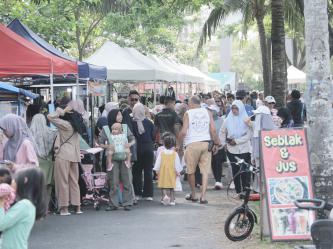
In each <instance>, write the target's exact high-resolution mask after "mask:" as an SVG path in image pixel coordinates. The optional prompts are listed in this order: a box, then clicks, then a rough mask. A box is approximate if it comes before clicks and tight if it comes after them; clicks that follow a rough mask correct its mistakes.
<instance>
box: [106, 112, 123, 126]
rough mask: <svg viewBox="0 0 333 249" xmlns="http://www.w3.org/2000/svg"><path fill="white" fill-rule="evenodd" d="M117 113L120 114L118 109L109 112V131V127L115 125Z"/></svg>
mask: <svg viewBox="0 0 333 249" xmlns="http://www.w3.org/2000/svg"><path fill="white" fill-rule="evenodd" d="M119 112H120V113H121V111H120V110H119V109H113V110H111V111H110V112H109V114H108V126H109V127H110V130H111V126H112V125H113V124H114V123H117V115H118V113H119Z"/></svg>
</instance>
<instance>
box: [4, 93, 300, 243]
mask: <svg viewBox="0 0 333 249" xmlns="http://www.w3.org/2000/svg"><path fill="white" fill-rule="evenodd" d="M300 98H301V94H300V92H299V91H297V90H293V91H292V92H291V94H290V99H289V100H288V104H287V106H286V107H281V108H279V109H278V110H277V109H275V99H274V97H273V96H266V97H265V96H264V95H263V94H262V93H259V94H257V92H253V93H251V94H250V93H247V92H245V91H242V90H239V91H237V92H236V94H235V95H234V94H232V93H227V94H222V93H220V92H217V91H216V92H212V93H209V94H197V95H194V96H191V97H190V98H188V99H185V100H184V101H179V100H175V98H174V96H173V94H166V96H161V97H159V99H158V102H159V103H158V105H156V106H155V107H154V108H153V109H149V108H148V107H146V106H145V105H143V104H142V103H140V95H139V93H138V92H137V91H135V90H131V91H130V92H129V94H128V98H127V99H123V100H120V101H119V102H109V103H106V104H105V105H103V106H101V107H100V108H99V110H100V117H99V118H98V120H96V122H95V123H96V125H95V127H94V128H95V132H94V134H91V132H90V130H91V129H90V128H91V127H90V128H89V123H90V119H91V118H92V117H89V114H88V113H87V112H86V110H85V108H84V104H83V102H82V101H81V100H70V99H69V98H63V99H62V101H61V102H60V103H59V106H58V107H57V108H56V110H55V112H53V113H48V114H46V113H45V110H44V109H45V108H40V110H42V109H43V113H38V114H35V115H34V116H33V117H32V119H31V120H30V119H29V122H28V123H29V125H28V124H27V122H26V120H24V119H23V118H21V117H19V116H17V115H14V114H8V115H6V116H4V117H2V118H0V128H1V134H0V160H1V164H2V166H1V167H0V232H1V233H2V234H1V239H2V247H1V245H0V248H2V249H10V248H13V249H24V248H27V239H28V236H29V233H30V230H31V228H32V226H33V224H34V221H35V219H39V218H41V217H43V216H45V215H46V214H47V212H48V211H50V210H51V208H52V207H53V208H54V207H56V209H57V210H58V211H59V212H58V213H59V215H61V216H68V215H71V214H73V213H75V214H82V210H81V203H82V200H83V199H84V198H85V196H86V194H87V193H86V186H85V184H86V183H85V182H84V181H83V180H82V178H81V177H80V175H81V174H82V168H81V167H80V165H81V164H87V163H88V164H89V163H90V164H91V163H95V164H97V165H98V166H100V167H99V168H100V169H101V171H103V172H105V173H106V174H107V186H108V190H109V202H108V206H107V208H106V211H115V210H118V209H119V208H120V207H123V209H124V210H125V211H130V210H131V209H132V207H133V205H136V204H138V202H139V201H140V200H143V199H144V200H147V201H152V200H153V198H154V181H156V180H157V181H158V184H157V187H158V188H159V189H161V196H159V197H157V198H158V199H159V200H160V201H161V203H162V204H163V205H171V206H174V205H176V200H175V193H174V191H179V190H181V189H182V187H181V180H180V179H181V178H184V180H186V181H188V183H189V186H190V190H191V192H190V193H188V194H187V195H186V196H185V199H186V200H188V201H190V202H199V203H200V204H203V205H206V204H208V200H207V198H206V190H207V186H208V176H209V174H210V172H212V173H213V176H214V179H215V186H214V187H215V189H216V190H219V189H222V188H223V184H222V177H223V171H222V169H223V164H225V163H229V165H230V168H231V172H232V174H233V175H234V176H235V175H237V173H238V171H239V167H238V166H237V165H236V164H235V162H236V161H237V159H236V158H241V159H244V160H245V161H246V162H248V163H253V164H256V165H257V166H258V167H260V165H259V164H260V153H259V132H260V131H261V130H273V129H278V128H291V127H302V126H303V125H304V121H305V119H306V109H305V105H304V103H303V102H302V101H301V100H300ZM50 124H52V126H53V127H56V129H54V128H51V126H50ZM92 137H94V139H92ZM92 140H93V141H94V144H93V145H94V147H101V148H103V152H102V153H101V154H97V155H95V156H94V157H96V158H93V156H91V155H89V154H82V151H81V147H82V146H81V143H82V141H84V142H86V143H88V144H89V143H91V142H92ZM95 166H96V165H95ZM95 168H96V167H95ZM259 182H260V181H259V179H252V178H251V177H250V176H249V175H247V174H246V173H244V174H242V175H239V176H237V177H236V178H235V179H234V185H235V191H236V193H237V194H240V193H241V192H242V191H243V190H244V188H245V187H247V186H249V185H250V184H253V187H254V189H257V190H258V191H259ZM197 186H201V187H200V190H201V191H200V194H199V195H198V194H197V193H196V187H197ZM53 190H54V191H53ZM53 192H54V194H53Z"/></svg>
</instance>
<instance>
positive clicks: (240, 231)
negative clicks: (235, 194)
mask: <svg viewBox="0 0 333 249" xmlns="http://www.w3.org/2000/svg"><path fill="white" fill-rule="evenodd" d="M236 160H237V163H236V164H237V165H239V166H240V170H239V172H238V173H237V174H236V175H235V176H234V178H233V179H232V180H231V182H233V181H234V179H235V178H236V177H237V176H238V175H240V174H242V173H252V174H257V173H259V169H258V168H256V167H255V166H253V165H251V164H249V163H246V162H245V161H244V160H243V159H240V158H237V157H236ZM231 182H230V184H231ZM230 184H229V187H230ZM229 187H228V190H229ZM251 191H252V189H251V188H250V187H246V188H245V193H242V194H240V198H241V199H243V204H242V205H241V206H239V207H237V208H236V209H235V210H234V211H233V212H232V213H231V214H230V215H229V216H228V218H227V220H226V221H225V224H224V233H225V235H226V236H227V238H228V239H229V240H231V241H242V240H244V239H246V238H247V237H249V235H250V234H251V232H252V230H253V227H254V223H256V224H258V218H257V215H256V213H255V212H254V211H253V210H252V209H251V208H250V207H249V206H248V202H249V201H250V200H252V199H251ZM233 231H235V232H236V234H234V233H233Z"/></svg>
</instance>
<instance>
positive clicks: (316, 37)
mask: <svg viewBox="0 0 333 249" xmlns="http://www.w3.org/2000/svg"><path fill="white" fill-rule="evenodd" d="M326 9H327V1H326V0H316V1H313V0H305V1H304V17H305V44H306V62H307V72H306V73H307V74H306V78H307V92H308V96H307V99H306V100H307V101H306V104H307V106H306V107H307V120H308V124H309V129H308V138H309V157H310V160H311V167H312V176H313V181H314V186H315V187H316V188H315V196H316V197H318V198H320V199H324V200H332V199H333V196H332V190H331V185H332V184H330V183H331V181H332V176H333V171H332V165H333V157H332V155H333V146H332V145H333V112H332V101H331V100H332V99H331V96H332V80H331V69H330V51H329V30H328V17H327V13H326V11H323V10H326ZM321 215H322V213H321Z"/></svg>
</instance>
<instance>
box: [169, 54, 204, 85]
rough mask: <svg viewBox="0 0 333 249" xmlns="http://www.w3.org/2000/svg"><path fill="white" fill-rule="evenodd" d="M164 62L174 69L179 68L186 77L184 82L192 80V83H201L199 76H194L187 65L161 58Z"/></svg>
mask: <svg viewBox="0 0 333 249" xmlns="http://www.w3.org/2000/svg"><path fill="white" fill-rule="evenodd" d="M163 61H164V62H165V63H167V64H168V65H170V66H173V67H174V68H175V69H178V70H180V71H181V72H183V73H184V74H185V75H186V77H187V81H186V82H192V83H202V82H203V79H202V78H201V77H198V76H196V75H195V74H194V73H193V72H192V71H191V70H190V69H189V68H188V66H185V65H183V64H178V63H177V62H175V61H173V60H170V59H163Z"/></svg>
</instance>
